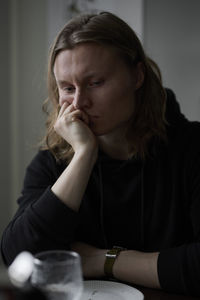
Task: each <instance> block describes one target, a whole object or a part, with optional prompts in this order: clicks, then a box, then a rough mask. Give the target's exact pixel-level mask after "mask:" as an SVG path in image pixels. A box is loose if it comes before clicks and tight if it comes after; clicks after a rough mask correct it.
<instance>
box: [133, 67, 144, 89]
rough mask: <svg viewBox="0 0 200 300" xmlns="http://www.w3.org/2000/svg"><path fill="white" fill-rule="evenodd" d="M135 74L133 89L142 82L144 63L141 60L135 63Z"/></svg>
mask: <svg viewBox="0 0 200 300" xmlns="http://www.w3.org/2000/svg"><path fill="white" fill-rule="evenodd" d="M135 75H136V82H135V90H138V89H139V88H140V87H141V86H142V84H143V82H144V65H143V63H142V62H139V63H138V64H137V66H136V70H135Z"/></svg>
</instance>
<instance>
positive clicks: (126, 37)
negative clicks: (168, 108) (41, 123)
mask: <svg viewBox="0 0 200 300" xmlns="http://www.w3.org/2000/svg"><path fill="white" fill-rule="evenodd" d="M86 42H94V43H99V44H101V45H110V46H112V47H113V48H115V49H117V50H118V51H119V53H120V55H121V56H122V58H123V59H124V61H125V62H126V63H127V65H128V66H129V67H130V68H134V67H135V66H136V65H137V63H138V62H141V63H142V65H143V67H144V73H145V78H144V82H143V85H142V87H141V88H140V89H139V90H137V91H136V97H135V98H136V99H135V106H134V107H135V112H134V115H133V118H132V124H131V128H130V130H129V132H128V138H129V140H130V141H132V142H131V148H132V152H133V154H134V155H137V156H139V157H142V158H144V157H145V156H146V154H147V153H148V145H149V142H150V140H151V139H152V138H153V137H158V138H160V139H163V140H164V139H166V134H165V119H164V115H165V101H166V99H165V98H166V94H165V90H164V88H163V87H162V82H161V74H160V71H159V68H158V66H157V64H156V63H155V62H154V61H152V60H151V59H149V58H148V57H147V56H146V55H145V53H144V50H143V47H142V45H141V42H140V40H139V39H138V37H137V35H136V34H135V32H134V31H133V30H132V29H131V28H130V27H129V26H128V25H127V24H126V23H125V22H124V21H123V20H121V19H120V18H119V17H117V16H116V15H114V14H112V13H110V12H100V13H97V14H84V15H79V16H77V17H75V18H74V19H72V20H71V21H69V22H68V23H67V24H66V25H65V26H64V28H63V29H62V30H61V32H60V33H59V34H58V36H57V38H56V39H55V41H54V44H53V45H52V47H51V50H50V55H49V63H48V99H46V101H45V103H44V105H43V109H44V111H45V112H46V113H47V114H48V117H47V122H46V128H47V132H46V135H45V138H44V143H43V149H49V150H50V151H51V152H52V153H53V155H54V156H55V158H56V159H59V160H63V161H67V160H70V159H71V157H72V154H73V150H72V148H71V146H70V145H69V144H68V143H67V142H66V141H65V140H64V139H63V138H62V137H60V136H59V135H58V134H57V133H56V132H55V131H54V124H55V122H56V119H57V116H58V113H59V109H60V107H59V95H58V88H57V84H56V80H55V77H54V72H53V68H54V63H55V59H56V57H57V55H58V53H60V52H61V51H63V50H66V49H73V48H74V47H76V45H78V44H80V43H86Z"/></svg>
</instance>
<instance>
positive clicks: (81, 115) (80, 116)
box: [70, 110, 89, 125]
mask: <svg viewBox="0 0 200 300" xmlns="http://www.w3.org/2000/svg"><path fill="white" fill-rule="evenodd" d="M70 116H71V120H72V121H73V122H74V121H78V120H81V121H83V122H84V123H85V124H87V125H89V117H88V115H87V114H86V113H85V112H83V111H82V110H75V111H73V112H72V113H70Z"/></svg>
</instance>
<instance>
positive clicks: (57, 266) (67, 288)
mask: <svg viewBox="0 0 200 300" xmlns="http://www.w3.org/2000/svg"><path fill="white" fill-rule="evenodd" d="M31 283H32V285H33V286H35V287H37V288H39V289H41V290H42V291H43V292H44V294H45V295H46V296H47V298H48V299H49V300H79V299H80V297H81V294H82V290H83V277H82V270H81V263H80V256H79V254H78V253H76V252H73V251H62V250H52V251H46V252H41V253H38V254H37V255H35V257H34V267H33V273H32V276H31Z"/></svg>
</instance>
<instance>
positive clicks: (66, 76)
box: [54, 43, 137, 136]
mask: <svg viewBox="0 0 200 300" xmlns="http://www.w3.org/2000/svg"><path fill="white" fill-rule="evenodd" d="M136 73H137V72H136V70H135V71H130V69H129V68H128V67H127V66H126V64H125V63H124V62H123V60H122V59H121V58H120V56H119V54H117V52H116V51H114V50H113V49H112V48H110V47H107V46H100V45H97V44H95V43H85V44H80V45H78V46H76V47H75V48H74V49H72V50H64V51H62V52H60V53H59V54H58V56H57V57H56V60H55V65H54V74H55V78H56V82H57V86H58V91H59V104H60V106H62V105H63V103H64V102H67V103H68V104H71V103H73V105H74V107H75V108H76V109H80V110H83V111H84V112H85V113H86V114H87V115H88V117H89V126H90V128H91V130H92V131H93V133H94V134H95V135H97V136H101V135H105V134H108V133H110V132H112V131H115V130H117V129H119V128H122V127H126V126H127V124H128V122H129V120H130V118H131V117H132V115H133V112H134V95H135V90H136V89H137V79H136V77H137V74H136Z"/></svg>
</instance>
